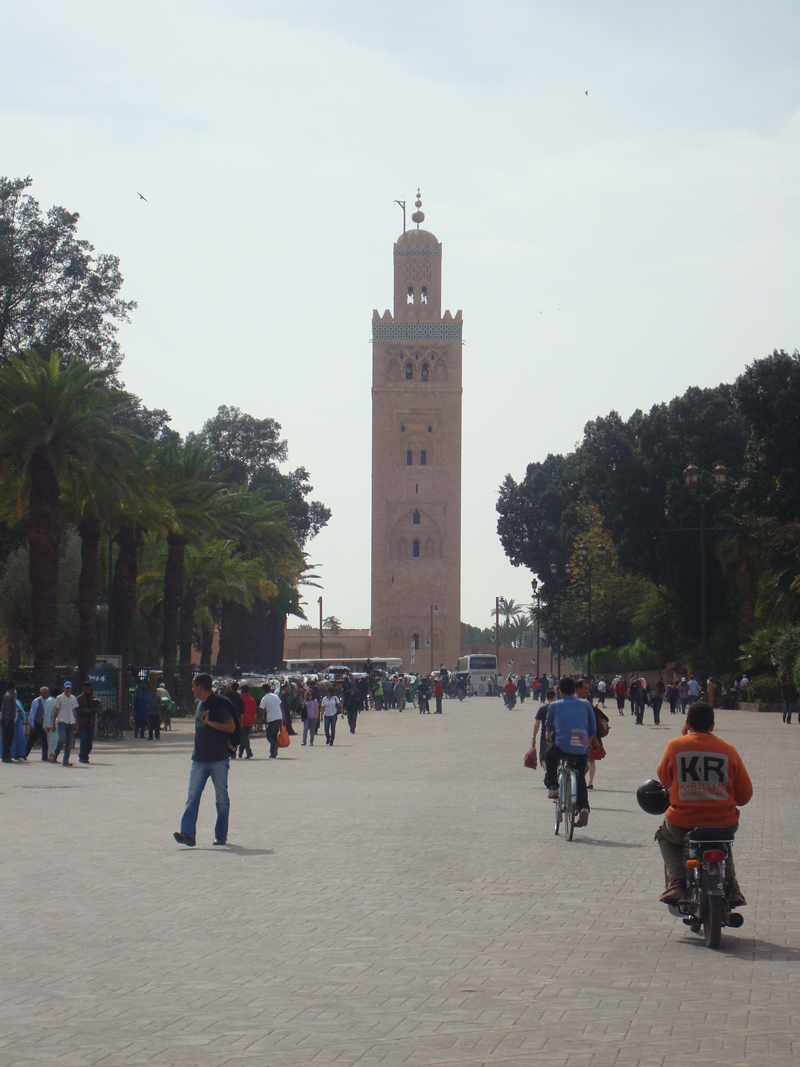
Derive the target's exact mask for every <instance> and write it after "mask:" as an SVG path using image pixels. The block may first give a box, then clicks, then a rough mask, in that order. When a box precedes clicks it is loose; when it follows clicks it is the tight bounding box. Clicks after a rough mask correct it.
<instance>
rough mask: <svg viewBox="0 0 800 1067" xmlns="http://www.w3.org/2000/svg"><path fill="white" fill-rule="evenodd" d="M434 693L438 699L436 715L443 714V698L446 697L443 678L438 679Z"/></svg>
mask: <svg viewBox="0 0 800 1067" xmlns="http://www.w3.org/2000/svg"><path fill="white" fill-rule="evenodd" d="M433 695H434V698H435V699H436V711H435V712H434V713H433V714H434V715H441V714H442V700H443V699H444V686H443V685H442V680H441V678H437V679H436V685H434V687H433Z"/></svg>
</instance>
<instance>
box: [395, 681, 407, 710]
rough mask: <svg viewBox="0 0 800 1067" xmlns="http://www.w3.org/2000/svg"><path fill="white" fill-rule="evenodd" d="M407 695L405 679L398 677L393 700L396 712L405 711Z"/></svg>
mask: <svg viewBox="0 0 800 1067" xmlns="http://www.w3.org/2000/svg"><path fill="white" fill-rule="evenodd" d="M407 695H408V694H407V692H406V683H405V679H404V678H403V676H402V675H400V677H399V678H398V679H397V685H396V686H395V687H394V699H395V701H396V703H397V710H398V711H405V709H406V698H407Z"/></svg>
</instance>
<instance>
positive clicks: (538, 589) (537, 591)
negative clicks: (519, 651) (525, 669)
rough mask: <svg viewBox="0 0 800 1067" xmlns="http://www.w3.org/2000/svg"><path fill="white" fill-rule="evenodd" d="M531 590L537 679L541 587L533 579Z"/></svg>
mask: <svg viewBox="0 0 800 1067" xmlns="http://www.w3.org/2000/svg"><path fill="white" fill-rule="evenodd" d="M531 589H532V590H533V595H534V596H535V597H536V677H537V678H538V677H539V634H540V632H541V631H540V626H539V612H540V611H541V605H542V587H541V585H539V583H538V582H537V581H536V579H535V578H534V579H533V580H532V582H531Z"/></svg>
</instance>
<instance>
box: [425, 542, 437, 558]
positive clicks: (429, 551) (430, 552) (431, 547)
mask: <svg viewBox="0 0 800 1067" xmlns="http://www.w3.org/2000/svg"><path fill="white" fill-rule="evenodd" d="M435 555H436V542H435V541H434V539H433V538H432V537H428V538H426V539H425V556H426V558H427V559H433V558H434V557H435Z"/></svg>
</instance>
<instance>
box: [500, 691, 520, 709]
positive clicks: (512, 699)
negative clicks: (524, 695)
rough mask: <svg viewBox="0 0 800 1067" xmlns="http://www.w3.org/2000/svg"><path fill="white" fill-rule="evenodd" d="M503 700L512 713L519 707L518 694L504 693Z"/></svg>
mask: <svg viewBox="0 0 800 1067" xmlns="http://www.w3.org/2000/svg"><path fill="white" fill-rule="evenodd" d="M503 700H504V701H505V703H506V707H507V708H508V710H509V711H511V710H512V709H513V708H515V707H516V705H517V694H516V693H503Z"/></svg>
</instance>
